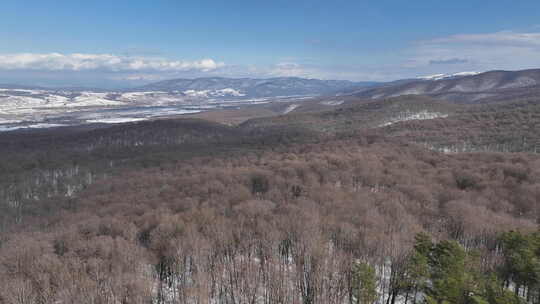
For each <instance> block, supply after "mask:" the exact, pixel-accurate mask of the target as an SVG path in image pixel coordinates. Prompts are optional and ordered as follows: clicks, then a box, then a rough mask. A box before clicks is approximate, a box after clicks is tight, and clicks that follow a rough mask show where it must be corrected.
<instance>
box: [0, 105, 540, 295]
mask: <svg viewBox="0 0 540 304" xmlns="http://www.w3.org/2000/svg"><path fill="white" fill-rule="evenodd" d="M398 101H399V100H398ZM430 102H431V100H429V101H426V99H424V98H423V97H422V98H420V99H419V106H418V107H420V108H422V109H424V108H425V107H427V106H426V104H430ZM388 104H390V105H393V104H395V102H394V101H390V102H388ZM371 106H373V105H367V106H366V105H365V104H362V105H360V107H361V108H362V109H366V108H369V107H371ZM526 106H527V109H536V105H534V104H532V105H531V104H527V105H526ZM436 107H437V109H432V108H430V109H428V110H429V111H436V110H437V111H439V112H441V113H443V112H442V111H445V112H444V113H445V115H447V116H448V117H446V116H445V117H441V118H436V119H431V120H410V121H402V122H399V121H397V120H396V121H391V122H392V124H391V125H388V126H382V127H377V125H380V124H384V123H385V122H387V121H388V119H392V118H393V117H398V118H399V117H406V115H397V114H396V112H391V113H390V114H391V115H386V114H385V115H386V116H385V115H382V114H380V115H379V114H377V115H379V116H377V115H375V116H372V118H373V117H375V118H373V119H374V120H373V121H365V120H363V119H364V116H362V115H365V114H355V113H365V112H362V111H357V112H355V111H354V108H353V109H351V108H349V107H344V108H342V109H337V110H335V111H330V112H321V113H319V112H316V113H311V114H310V113H307V114H302V115H301V117H302V120H297V119H295V118H294V117H295V116H283V117H281V116H280V117H277V118H265V119H259V120H252V121H248V122H246V123H244V124H242V125H240V126H236V127H231V126H225V125H221V124H217V123H212V122H207V121H202V120H197V119H174V120H158V121H152V122H143V123H135V124H126V125H119V126H114V127H106V128H105V127H100V128H95V129H88V128H87V127H80V128H71V129H70V128H66V129H62V128H60V129H55V130H50V131H28V132H14V133H4V134H0V144H1V145H2V147H3V148H2V159H1V160H0V170H1V172H2V174H0V185H1V188H0V225H1V226H0V229H1V231H0V286H2V287H1V288H0V303H1V304H8V303H9V304H11V303H201V304H203V303H231V304H232V303H234V304H244V303H245V304H255V303H266V304H270V303H275V304H278V303H303V304H315V303H328V304H331V303H334V304H343V303H348V304H352V303H355V304H356V303H358V304H360V303H362V304H364V303H385V304H395V303H438V304H442V303H456V304H458V303H464V304H469V303H471V304H472V303H476V304H483V303H489V304H494V303H497V304H503V303H525V302H527V303H540V234H538V233H537V227H538V221H539V217H540V210H539V208H538V201H539V200H540V157H539V156H538V155H537V154H535V153H530V152H535V151H536V150H533V149H532V148H531V147H534V145H532V144H529V142H531V141H532V142H534V143H536V140H538V138H537V136H538V134H540V133H539V132H538V131H539V130H538V128H537V124H536V119H537V117H536V114H535V113H536V112H532V111H524V110H523V108H520V107H517V106H516V107H514V106H506V105H490V106H489V107H490V108H489V109H492V110H491V112H490V111H488V110H486V109H487V108H476V107H474V110H471V109H473V108H471V109H466V110H463V109H454V108H451V107H450V106H444V105H438V106H436ZM382 108H383V109H382V110H381V109H377V108H375V109H372V110H370V111H372V112H368V113H374V112H376V111H385V109H386V108H385V107H382ZM413 109H414V110H415V111H416V110H417V109H416V108H413ZM398 111H403V109H402V108H399V109H398ZM426 111H427V110H426ZM475 111H476V112H475ZM480 112H482V113H483V114H478V113H480ZM385 113H386V112H385ZM407 113H409V112H407ZM520 113H521V114H520ZM398 114H399V113H398ZM407 115H409V114H407ZM306 117H307V118H306ZM377 119H380V120H377ZM405 120H408V119H405ZM307 122H310V123H309V124H308V123H307ZM494 122H497V125H493V124H494ZM374 124H375V125H374ZM453 125H459V126H462V128H454V127H451V126H453ZM488 125H491V126H492V127H490V128H487V127H485V126H488ZM503 125H505V126H506V127H505V126H503ZM523 125H527V126H530V127H527V128H524V127H522V126H523ZM314 126H317V127H314ZM344 126H349V127H348V129H347V128H345V127H344ZM441 126H443V127H441ZM322 127H324V128H322ZM344 129H347V130H346V131H345V130H344ZM463 130H467V132H465V131H463ZM516 134H519V135H518V136H522V137H521V138H516ZM463 143H466V144H469V145H470V146H473V147H478V148H477V149H470V150H459V149H455V150H456V151H454V150H452V151H450V152H460V153H441V152H440V150H442V149H438V148H437V147H450V146H459V145H463ZM498 144H499V145H500V144H507V145H508V147H517V148H508V149H498V148H497V147H500V146H497V145H498ZM516 145H518V146H516ZM434 147H435V148H434ZM490 147H491V148H490ZM430 148H431V149H430ZM475 151H476V152H475ZM447 152H448V151H447ZM509 152H514V153H509ZM526 152H529V153H526Z"/></svg>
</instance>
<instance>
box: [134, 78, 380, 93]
mask: <svg viewBox="0 0 540 304" xmlns="http://www.w3.org/2000/svg"><path fill="white" fill-rule="evenodd" d="M375 84H377V83H375V82H352V81H347V80H319V79H305V78H298V77H278V78H269V79H253V78H223V77H212V78H196V79H172V80H165V81H160V82H156V83H151V84H148V85H145V86H142V87H139V88H137V90H141V91H167V92H172V91H178V92H183V93H185V94H187V95H193V94H198V95H209V96H232V97H246V98H256V97H276V96H296V95H311V96H315V95H325V94H334V93H336V92H338V91H344V90H348V89H350V88H359V87H369V86H373V85H375Z"/></svg>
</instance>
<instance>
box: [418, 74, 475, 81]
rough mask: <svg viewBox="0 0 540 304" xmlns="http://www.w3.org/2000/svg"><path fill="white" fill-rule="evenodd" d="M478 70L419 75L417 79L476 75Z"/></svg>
mask: <svg viewBox="0 0 540 304" xmlns="http://www.w3.org/2000/svg"><path fill="white" fill-rule="evenodd" d="M478 74H480V72H459V73H453V74H434V75H428V76H420V77H418V79H423V80H441V79H448V78H456V77H463V76H473V75H478Z"/></svg>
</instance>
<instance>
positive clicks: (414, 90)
mask: <svg viewBox="0 0 540 304" xmlns="http://www.w3.org/2000/svg"><path fill="white" fill-rule="evenodd" d="M539 90H540V69H531V70H522V71H490V72H484V73H476V72H462V73H456V74H449V75H446V74H439V75H431V76H426V77H422V79H416V80H411V81H407V82H402V83H396V84H386V85H383V86H379V87H376V88H369V89H366V90H362V91H360V92H357V93H353V94H352V95H355V96H358V97H364V98H371V99H379V98H389V97H396V96H401V95H427V96H431V97H435V98H439V99H444V100H449V101H454V102H458V103H473V102H489V101H498V100H501V99H504V98H506V97H509V96H514V97H515V96H518V95H519V96H520V97H526V95H527V94H528V95H531V96H532V95H536V94H537V93H538V91H539Z"/></svg>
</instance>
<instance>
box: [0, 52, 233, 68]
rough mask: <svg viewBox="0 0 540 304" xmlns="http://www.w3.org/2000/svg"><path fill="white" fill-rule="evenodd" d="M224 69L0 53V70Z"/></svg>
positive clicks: (205, 63)
mask: <svg viewBox="0 0 540 304" xmlns="http://www.w3.org/2000/svg"><path fill="white" fill-rule="evenodd" d="M223 66H224V63H221V62H216V61H214V60H213V59H202V60H198V61H180V60H168V59H165V58H156V57H132V56H118V55H112V54H80V53H74V54H61V53H46V54H36V53H19V54H0V69H1V70H44V71H89V70H101V71H111V72H137V71H154V72H182V71H202V72H208V71H212V70H216V69H218V68H221V67H223Z"/></svg>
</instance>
